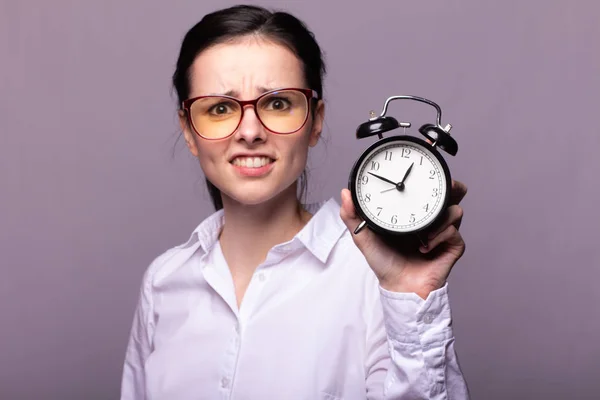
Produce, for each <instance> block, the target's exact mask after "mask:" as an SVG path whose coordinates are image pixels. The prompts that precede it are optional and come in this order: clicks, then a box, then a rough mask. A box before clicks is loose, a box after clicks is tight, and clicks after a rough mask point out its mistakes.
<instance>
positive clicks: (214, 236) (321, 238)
mask: <svg viewBox="0 0 600 400" xmlns="http://www.w3.org/2000/svg"><path fill="white" fill-rule="evenodd" d="M305 208H306V210H307V211H308V212H310V213H311V214H313V217H312V218H311V219H310V221H308V223H307V224H306V225H305V226H304V227H303V228H302V229H301V230H300V232H298V234H296V236H295V237H294V238H293V239H292V240H291V241H290V242H288V244H289V243H291V248H292V249H295V248H296V247H297V245H298V244H302V245H304V247H306V248H307V249H308V250H309V251H310V252H311V253H312V254H313V255H314V256H315V257H316V258H317V259H319V261H321V262H322V263H323V264H325V263H326V262H327V258H328V257H329V254H330V253H331V250H332V249H333V247H334V246H335V244H336V243H337V241H338V240H339V238H340V237H341V236H342V234H343V233H344V230H345V229H346V225H344V223H343V221H342V220H341V218H340V206H339V205H338V204H337V202H336V201H335V199H333V198H331V199H329V200H327V201H322V202H318V203H311V204H307V205H305ZM223 221H224V218H223V210H218V211H216V212H214V213H213V214H212V215H210V216H209V217H208V218H206V219H205V220H204V221H202V223H201V224H200V225H198V227H196V229H194V231H193V232H192V234H191V235H190V238H189V239H188V241H187V242H186V243H184V244H182V245H180V246H178V247H180V248H187V247H190V246H192V245H194V244H196V245H198V247H199V248H200V249H202V251H203V252H204V253H207V252H209V251H210V250H211V249H212V247H213V246H214V245H215V243H217V240H218V238H219V233H220V232H221V228H222V227H223ZM282 245H283V244H282ZM278 246H281V245H278ZM278 246H276V247H278Z"/></svg>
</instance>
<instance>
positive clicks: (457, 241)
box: [419, 225, 465, 257]
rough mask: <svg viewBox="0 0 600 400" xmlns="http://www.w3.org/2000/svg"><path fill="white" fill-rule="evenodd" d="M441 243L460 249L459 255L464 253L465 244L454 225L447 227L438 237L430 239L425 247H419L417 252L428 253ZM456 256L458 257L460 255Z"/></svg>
mask: <svg viewBox="0 0 600 400" xmlns="http://www.w3.org/2000/svg"><path fill="white" fill-rule="evenodd" d="M442 243H447V244H449V245H451V246H454V247H457V248H460V253H462V252H464V247H465V246H464V243H465V242H464V240H463V238H462V235H461V234H460V232H459V231H458V229H456V227H455V226H454V225H450V226H449V227H447V228H446V229H445V230H444V231H442V232H441V233H440V234H439V235H437V236H436V237H434V238H433V239H431V241H430V242H429V243H428V246H427V247H424V246H421V247H420V248H419V250H420V251H421V252H422V253H429V252H430V251H432V250H433V249H435V248H436V247H438V246H439V245H440V244H442ZM458 256H459V257H460V254H459V255H458Z"/></svg>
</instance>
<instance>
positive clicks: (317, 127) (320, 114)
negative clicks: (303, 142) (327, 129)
mask: <svg viewBox="0 0 600 400" xmlns="http://www.w3.org/2000/svg"><path fill="white" fill-rule="evenodd" d="M324 119H325V103H324V102H323V100H319V101H318V103H317V106H316V107H315V112H314V120H313V124H312V130H311V132H310V138H309V141H308V145H309V146H310V147H314V146H316V144H317V143H318V141H319V138H320V137H321V132H322V131H323V120H324Z"/></svg>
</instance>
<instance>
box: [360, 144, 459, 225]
mask: <svg viewBox="0 0 600 400" xmlns="http://www.w3.org/2000/svg"><path fill="white" fill-rule="evenodd" d="M411 166H412V167H411ZM409 168H410V171H409ZM407 172H408V175H407V176H406V179H405V180H404V182H402V180H403V179H404V176H405V175H406V174H407ZM400 182H402V183H400ZM354 185H355V191H356V196H357V199H358V203H359V205H360V208H361V209H362V211H363V212H364V213H365V215H366V216H367V217H368V218H369V219H370V220H371V221H372V222H374V223H376V224H377V225H379V226H380V227H382V228H384V229H387V230H390V231H395V232H410V231H415V230H419V229H421V228H423V227H426V226H427V225H429V224H430V223H431V222H432V221H433V220H435V218H436V217H437V216H438V214H439V213H440V211H441V210H442V207H443V205H444V199H445V196H446V191H447V190H448V188H447V182H446V176H445V174H444V169H443V167H442V165H441V164H440V162H439V160H438V159H437V158H436V157H435V156H434V155H433V154H432V153H431V152H430V151H428V150H427V149H426V148H425V147H423V146H421V145H419V144H417V143H413V142H410V141H402V140H398V141H391V142H387V143H385V144H382V145H381V146H378V147H376V148H374V149H373V150H372V151H371V152H370V153H369V154H367V155H366V157H365V158H364V160H363V161H362V163H361V164H360V165H359V167H358V174H357V178H356V181H355V183H354Z"/></svg>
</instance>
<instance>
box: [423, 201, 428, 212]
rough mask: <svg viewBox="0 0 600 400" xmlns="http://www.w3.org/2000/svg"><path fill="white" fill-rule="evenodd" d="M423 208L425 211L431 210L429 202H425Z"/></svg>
mask: <svg viewBox="0 0 600 400" xmlns="http://www.w3.org/2000/svg"><path fill="white" fill-rule="evenodd" d="M423 210H425V212H429V203H427V204H425V207H423Z"/></svg>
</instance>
